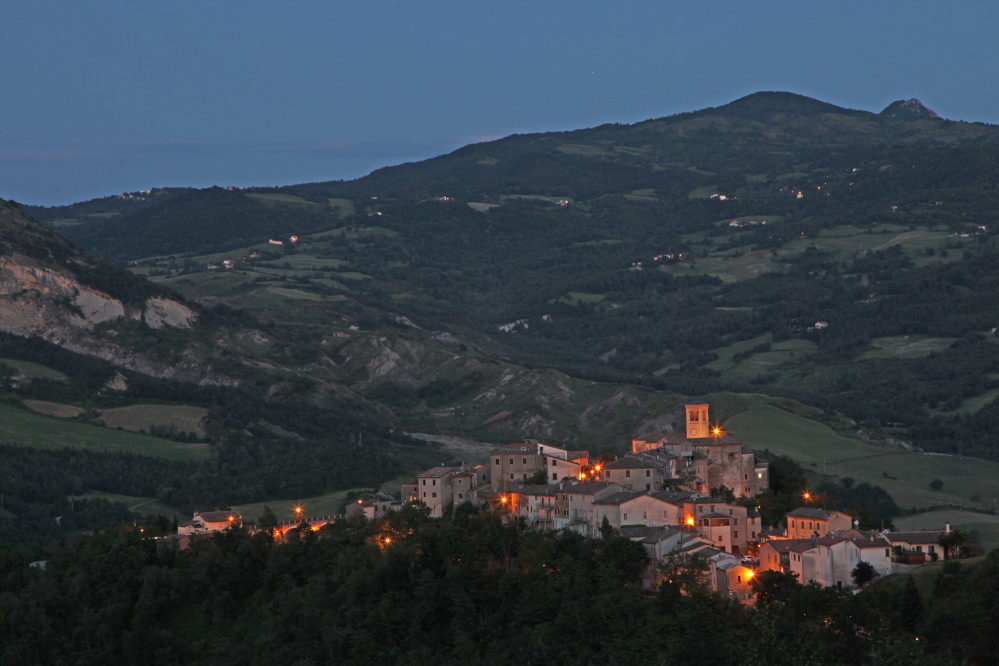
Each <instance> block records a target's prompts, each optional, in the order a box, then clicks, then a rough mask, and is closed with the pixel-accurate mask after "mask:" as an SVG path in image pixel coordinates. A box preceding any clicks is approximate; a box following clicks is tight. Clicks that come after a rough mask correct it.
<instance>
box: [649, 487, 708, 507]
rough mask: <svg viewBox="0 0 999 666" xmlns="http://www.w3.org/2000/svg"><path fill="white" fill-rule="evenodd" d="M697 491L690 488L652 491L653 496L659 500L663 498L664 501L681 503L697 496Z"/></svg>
mask: <svg viewBox="0 0 999 666" xmlns="http://www.w3.org/2000/svg"><path fill="white" fill-rule="evenodd" d="M696 495H697V493H695V492H691V491H689V490H660V491H658V492H655V493H652V495H651V496H652V497H655V498H656V499H657V500H662V501H663V502H669V503H670V504H676V503H680V504H682V503H683V502H685V501H686V500H688V499H689V498H691V497H694V496H696Z"/></svg>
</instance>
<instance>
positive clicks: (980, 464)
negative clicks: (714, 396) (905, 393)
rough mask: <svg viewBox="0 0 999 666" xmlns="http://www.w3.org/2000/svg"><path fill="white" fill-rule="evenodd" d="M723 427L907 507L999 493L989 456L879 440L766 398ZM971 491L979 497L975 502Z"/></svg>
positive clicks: (998, 471) (996, 468)
mask: <svg viewBox="0 0 999 666" xmlns="http://www.w3.org/2000/svg"><path fill="white" fill-rule="evenodd" d="M723 427H724V429H725V430H726V431H728V432H731V433H732V434H733V435H734V436H735V437H737V438H738V439H740V440H741V441H742V442H744V443H745V444H746V445H747V446H749V447H750V448H753V449H756V450H762V449H769V450H770V451H771V452H772V453H776V454H781V455H788V456H790V457H791V458H794V459H795V460H797V461H798V462H800V463H802V464H803V465H805V466H806V468H808V469H811V470H812V471H813V472H815V473H818V474H822V473H823V469H825V473H826V474H827V475H829V476H832V477H834V478H841V477H847V476H849V477H852V478H854V479H856V480H857V481H867V482H868V483H872V484H876V485H879V486H881V487H883V488H884V489H885V490H887V491H888V492H889V493H890V494H891V496H892V497H893V498H894V499H895V502H896V503H897V504H898V505H899V506H901V507H903V508H910V507H914V506H915V507H927V506H935V505H941V504H954V505H965V506H977V507H978V508H986V505H988V506H991V504H992V499H993V498H995V497H999V463H995V462H991V461H988V460H982V459H979V458H967V457H960V458H959V457H957V456H949V455H933V454H925V453H918V452H911V451H906V450H904V449H898V448H888V447H881V446H876V445H874V444H869V443H867V442H864V441H861V440H859V439H854V438H851V437H844V436H843V435H840V434H837V433H836V432H835V431H833V430H832V429H831V428H829V427H828V426H825V425H823V424H821V423H819V422H817V421H812V420H810V419H807V418H804V417H802V416H797V415H795V414H791V413H790V412H787V411H784V410H782V409H778V408H777V407H773V406H771V405H766V404H758V405H753V406H751V407H749V408H748V409H746V410H745V411H743V412H741V413H739V414H736V415H734V416H732V417H731V418H728V419H727V420H726V421H725V422H724V426H723ZM823 463H824V464H825V467H824V468H823ZM884 473H887V474H888V475H889V476H890V477H894V478H886V477H885V476H884ZM937 478H939V479H941V480H942V481H943V482H944V487H943V489H942V490H940V491H935V490H933V489H931V488H930V486H929V484H930V481H932V480H933V479H937ZM973 495H979V496H980V497H981V498H982V499H981V501H980V502H978V503H972V502H971V497H972V496H973Z"/></svg>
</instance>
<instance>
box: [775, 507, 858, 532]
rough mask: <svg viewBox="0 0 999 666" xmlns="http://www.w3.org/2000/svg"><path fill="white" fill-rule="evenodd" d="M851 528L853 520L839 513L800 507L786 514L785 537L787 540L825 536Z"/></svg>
mask: <svg viewBox="0 0 999 666" xmlns="http://www.w3.org/2000/svg"><path fill="white" fill-rule="evenodd" d="M852 527H853V519H852V518H850V516H848V515H846V514H845V513H842V512H840V511H831V510H829V509H808V508H804V507H802V508H799V509H795V510H794V511H790V512H788V514H787V536H788V538H789V539H808V538H811V537H813V536H825V535H826V534H829V533H830V532H835V531H836V530H848V529H850V528H852Z"/></svg>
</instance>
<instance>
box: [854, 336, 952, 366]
mask: <svg viewBox="0 0 999 666" xmlns="http://www.w3.org/2000/svg"><path fill="white" fill-rule="evenodd" d="M954 340H956V338H931V337H928V336H925V335H896V336H893V337H889V338H875V339H874V340H872V341H871V348H870V349H868V350H867V351H865V352H864V353H863V354H861V355H860V357H859V358H858V359H857V360H858V361H862V360H864V359H867V358H922V357H923V356H929V355H930V353H931V352H935V351H943V350H944V349H947V348H948V347H950V345H951V343H952V342H954Z"/></svg>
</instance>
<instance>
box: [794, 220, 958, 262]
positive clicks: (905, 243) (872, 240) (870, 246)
mask: <svg viewBox="0 0 999 666" xmlns="http://www.w3.org/2000/svg"><path fill="white" fill-rule="evenodd" d="M845 231H846V230H845V229H840V228H839V227H834V228H833V229H829V230H824V231H823V232H822V233H821V234H819V237H818V238H813V237H809V238H803V239H801V240H795V241H791V242H790V243H788V244H787V245H785V246H784V251H783V252H782V253H781V254H782V255H783V254H788V255H791V254H796V253H798V252H803V251H804V250H805V248H807V247H809V246H815V248H816V249H818V250H823V251H825V252H830V253H832V254H834V255H836V256H837V258H840V259H847V258H851V257H854V256H856V255H858V254H859V253H861V252H873V251H878V250H886V249H888V248H889V247H891V246H892V245H901V246H902V251H903V252H905V253H906V254H908V255H909V256H912V257H914V256H918V255H920V254H922V253H925V252H926V248H928V247H932V248H934V249H939V248H940V247H943V244H944V243H945V242H946V241H947V236H948V232H946V231H929V230H928V229H916V230H915V231H901V230H900V229H891V231H890V233H887V234H884V233H872V234H867V233H864V232H863V231H861V230H859V229H858V230H857V233H854V234H852V235H846V234H845ZM877 231H879V232H880V231H881V229H877ZM898 232H901V233H898Z"/></svg>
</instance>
